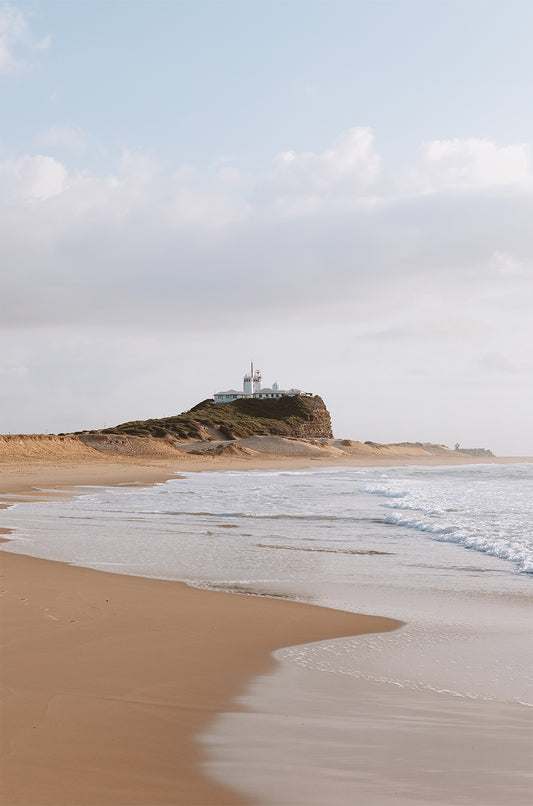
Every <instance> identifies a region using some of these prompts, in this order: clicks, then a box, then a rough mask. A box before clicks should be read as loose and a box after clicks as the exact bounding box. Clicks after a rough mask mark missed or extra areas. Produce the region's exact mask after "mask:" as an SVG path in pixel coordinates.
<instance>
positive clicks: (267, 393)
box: [214, 364, 312, 403]
mask: <svg viewBox="0 0 533 806" xmlns="http://www.w3.org/2000/svg"><path fill="white" fill-rule="evenodd" d="M262 380H263V379H262V377H261V373H260V371H259V370H258V369H256V370H255V372H254V365H253V364H251V366H250V372H247V373H246V375H245V376H244V378H243V381H242V392H239V391H238V390H237V389H228V390H227V391H226V392H216V393H215V395H214V399H215V403H231V401H232V400H238V399H239V398H241V397H252V398H256V399H263V400H264V399H269V398H270V399H272V398H278V397H295V396H296V395H304V396H305V397H312V394H311V392H302V391H301V389H280V388H279V386H278V384H277V383H273V384H272V386H271V387H266V388H265V389H263V387H262Z"/></svg>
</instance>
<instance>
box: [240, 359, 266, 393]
mask: <svg viewBox="0 0 533 806" xmlns="http://www.w3.org/2000/svg"><path fill="white" fill-rule="evenodd" d="M262 380H263V379H262V376H261V372H260V371H259V370H258V369H256V370H255V373H254V363H253V361H252V363H251V364H250V372H247V373H246V375H245V376H244V378H243V381H242V391H243V394H244V396H245V397H252V395H254V394H257V393H258V392H260V391H261V383H262Z"/></svg>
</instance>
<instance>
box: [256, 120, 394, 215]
mask: <svg viewBox="0 0 533 806" xmlns="http://www.w3.org/2000/svg"><path fill="white" fill-rule="evenodd" d="M380 174H381V157H380V155H379V154H378V153H377V152H376V150H375V147H374V134H373V132H372V130H371V129H369V128H366V127H356V128H353V129H350V130H349V131H347V132H344V133H343V134H342V135H341V136H340V137H339V138H338V139H337V141H336V143H335V146H334V148H331V149H328V150H326V151H324V152H323V153H322V154H315V153H313V152H304V153H301V154H298V153H296V152H294V151H284V152H282V153H281V154H278V155H277V156H276V157H275V159H274V160H273V162H272V170H271V174H270V176H269V177H268V178H267V179H266V180H265V181H264V182H263V183H261V184H260V185H259V187H258V192H257V198H258V199H260V200H263V201H265V200H274V201H276V202H278V203H279V201H280V200H281V199H283V198H286V197H300V198H315V199H316V198H319V199H328V198H350V197H352V198H353V196H354V195H360V194H361V193H365V192H367V191H368V189H369V188H371V187H372V186H373V185H375V183H376V182H377V181H378V179H379V177H380Z"/></svg>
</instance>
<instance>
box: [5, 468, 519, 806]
mask: <svg viewBox="0 0 533 806" xmlns="http://www.w3.org/2000/svg"><path fill="white" fill-rule="evenodd" d="M78 492H79V494H78V495H77V496H76V497H72V496H64V497H59V498H49V499H47V500H44V501H39V502H34V501H25V500H22V499H18V498H17V496H12V497H11V501H12V504H13V505H12V506H11V507H10V508H9V509H6V510H4V511H2V512H0V522H1V524H0V525H2V526H4V527H8V528H11V529H13V530H14V531H13V534H12V535H11V536H10V537H11V538H12V540H11V542H9V543H6V544H4V545H3V546H2V550H5V551H14V552H18V553H26V554H30V555H32V556H36V557H42V558H46V559H52V560H61V561H65V562H70V563H73V564H76V565H83V566H88V567H91V568H95V569H101V570H104V571H106V570H107V571H113V572H115V573H124V574H134V575H141V576H148V577H153V578H161V579H176V580H183V581H186V582H188V583H189V584H191V585H194V586H197V587H200V588H205V589H209V590H224V591H233V592H239V593H253V594H256V595H265V596H272V597H284V598H291V599H294V600H297V601H302V602H306V603H312V604H319V605H325V606H329V607H335V608H340V609H344V610H350V611H353V612H361V613H371V614H376V615H382V616H390V617H392V618H396V619H400V620H403V621H404V622H405V626H404V627H402V628H401V629H399V630H398V631H396V632H393V633H384V634H376V635H367V636H357V637H354V638H346V639H341V640H336V641H325V642H321V643H317V644H310V645H307V646H298V647H287V648H284V649H282V650H279V651H278V652H277V653H276V658H277V659H278V661H279V662H280V665H279V671H278V672H277V673H275V674H274V675H269V676H266V677H265V678H264V679H261V680H258V681H255V682H254V683H253V684H252V685H251V687H250V690H249V691H248V692H247V693H244V694H243V696H242V698H241V700H240V703H239V706H245V708H246V709H247V711H248V713H252V712H254V713H256V715H260V714H262V719H263V721H262V722H261V719H260V716H257V719H258V720H259V721H256V722H255V723H254V724H255V727H254V728H253V729H250V731H249V732H248V733H247V729H246V726H247V725H249V722H247V721H246V716H245V714H243V713H242V712H241V713H239V709H238V710H237V711H236V712H235V713H233V714H228V715H226V716H225V717H222V718H221V719H220V720H219V721H218V723H217V725H216V726H214V727H213V730H212V731H211V733H210V734H209V735H208V736H206V737H205V743H206V747H207V748H208V750H209V753H210V754H211V766H210V769H211V771H212V772H213V774H215V775H218V776H219V777H220V778H221V780H224V781H225V782H226V783H230V784H234V783H235V781H236V780H238V781H240V782H242V780H243V779H244V778H246V777H247V776H248V777H249V776H250V770H251V769H254V761H253V759H254V756H253V753H254V750H253V746H254V740H257V741H258V742H259V745H260V746H261V758H263V757H264V755H265V742H266V741H267V739H266V738H265V737H268V735H269V725H271V723H272V720H273V719H278V720H279V719H281V718H282V717H281V714H283V718H285V719H287V718H288V717H287V714H289V713H291V714H292V716H291V720H292V722H291V724H292V725H294V726H297V725H300V724H304V722H305V719H304V714H309V711H310V709H311V710H312V711H313V714H314V717H313V718H314V719H315V720H316V724H317V725H318V724H319V723H320V725H322V727H321V729H320V730H316V731H315V733H316V735H317V736H318V735H319V734H320V733H322V732H323V726H324V725H325V724H327V720H328V719H330V718H331V716H330V714H331V707H333V706H332V705H331V703H330V704H329V706H328V707H329V708H330V711H328V710H327V708H326V706H325V705H324V708H325V710H324V711H323V712H320V713H319V711H320V707H319V703H320V702H323V701H324V702H325V694H324V692H322V693H320V692H321V685H322V683H321V681H323V680H325V679H326V677H324V675H326V676H327V679H328V680H330V681H331V675H333V676H335V679H336V680H337V681H338V689H339V691H341V690H344V689H345V688H346V699H347V701H352V700H353V701H355V700H356V699H358V698H356V697H354V696H352V695H353V691H355V689H353V686H359V689H358V690H359V691H361V690H363V689H361V686H363V688H364V690H365V691H369V692H373V691H375V690H379V692H381V694H380V697H381V700H380V702H381V701H382V700H383V697H387V696H389V697H393V699H391V703H393V702H396V703H397V702H398V698H397V692H403V695H404V701H405V702H406V703H412V702H415V700H409V699H407V700H405V697H407V698H409V697H410V696H415V695H416V696H417V697H418V698H419V699H417V700H416V702H417V703H418V702H420V697H422V698H423V697H426V698H427V697H430V698H431V697H433V698H434V697H437V700H435V699H432V700H431V702H432V703H433V705H432V708H435V707H436V706H435V702H437V703H439V702H441V701H446V702H447V703H448V711H447V713H448V714H450V713H452V712H453V709H454V708H463V707H464V703H474V704H475V703H489V704H493V706H494V707H495V708H498V707H510V708H511V709H512V708H514V709H518V710H514V711H511V712H510V713H511V714H513V715H514V714H517V715H518V717H519V718H520V719H523V714H525V713H529V714H530V713H531V712H530V710H529V709H530V707H531V706H532V705H533V657H532V648H533V642H532V640H531V638H532V636H531V630H532V619H531V600H532V591H533V587H532V585H533V529H532V526H531V524H532V523H533V495H532V492H533V465H532V464H528V463H520V464H479V465H478V464H472V465H460V466H439V467H425V466H424V467H422V466H420V467H417V466H409V467H387V468H384V467H375V468H371V467H364V468H361V467H332V468H323V467H320V468H313V469H306V470H249V471H242V472H238V471H227V472H218V471H213V472H202V473H187V474H185V475H181V476H179V477H176V478H172V479H170V480H169V481H167V482H165V483H162V484H156V485H154V486H151V487H144V486H140V485H139V486H135V485H133V486H132V485H125V486H118V487H112V488H108V489H105V488H100V487H92V488H90V487H84V488H80V489H79V490H78ZM276 675H277V676H278V678H276ZM276 679H278V683H279V682H280V681H282V680H283V681H284V682H283V685H278V686H277V688H276ZM306 686H308V694H307V695H304V692H305V691H306V690H307V689H306ZM350 687H352V688H350ZM365 687H366V688H365ZM376 687H378V688H377V689H376ZM288 690H290V691H291V692H292V694H291V697H290V698H289V699H290V701H289V699H287V694H286V692H287V691H288ZM350 691H351V692H352V694H350ZM383 692H385V693H383ZM387 692H388V694H387ZM391 692H392V694H391ZM395 692H396V694H395ZM372 696H374V695H372ZM439 697H440V698H441V699H438V698H439ZM276 698H277V699H276ZM284 698H285V699H284ZM299 698H303V699H304V700H305V703H304V702H303V701H302V711H301V712H298V710H297V705H296V703H297V702H298V700H299ZM442 698H444V700H442ZM267 702H269V703H270V706H269V707H266V706H265V703H267ZM272 703H277V704H274V705H272ZM317 703H318V704H317ZM461 704H463V705H461ZM391 707H392V706H391ZM413 707H414V706H413ZM295 708H296V711H293V709H295ZM409 708H411V705H405V707H404V708H403V711H402V714H405V713H406V712H408V711H409ZM417 708H418V706H417ZM317 709H318V710H317ZM524 709H525V710H524ZM390 710H391V709H390V708H389V710H388V711H387V713H390ZM373 713H374V714H375V711H374V712H373ZM460 713H463V712H460V711H458V712H457V714H458V716H457V720H458V722H457V724H459V723H460V720H461V718H462V717H460V716H459V714H460ZM498 713H499V712H498ZM505 713H507V712H505ZM328 714H329V716H328ZM341 718H342V719H344V720H345V721H346V720H347V719H348V717H347V715H346V709H344V712H343V715H341V714H337V723H336V724H340V720H341ZM447 718H449V717H447ZM472 718H473V719H475V715H474V716H473V717H472ZM506 718H507V717H506ZM402 719H403V717H402ZM513 719H514V716H513ZM361 720H362V714H361V712H360V710H359V711H357V713H355V712H354V713H353V714H352V716H351V717H350V719H349V724H350V739H349V741H348V739H346V742H345V745H346V747H349V746H351V745H350V742H353V736H354V735H355V730H356V726H357V725H360V724H361ZM308 727H309V725H308ZM408 727H409V726H408ZM295 730H296V728H295ZM388 730H389V732H390V725H388ZM405 731H406V725H405V724H404V722H402V724H401V725H400V727H398V737H400V738H399V739H398V741H399V742H400V744H401V736H403V735H404V734H405ZM483 732H484V729H483V728H482V727H480V728H479V735H480V736H483ZM291 735H292V734H291ZM309 735H310V734H309V730H308V731H307V733H306V737H307V738H306V739H305V741H304V739H303V738H302V736H299V738H298V733H297V732H296V734H295V737H293V738H294V740H293V741H292V744H291V747H293V745H294V746H296V745H298V746H300V747H304V746H306V743H307V745H309V742H310V739H309ZM391 735H394V734H393V733H392V734H391ZM239 737H240V738H239ZM243 737H244V738H243ZM259 737H263V740H261V739H260V738H259ZM261 741H262V744H261ZM343 741H344V740H343ZM367 741H368V738H367V739H365V742H367ZM380 741H381V739H380ZM391 741H392V739H391ZM361 742H362V744H364V742H363V740H361ZM341 745H342V742H341V743H340V745H339V747H340V746H341ZM270 746H272V743H271V745H269V747H270ZM342 746H344V745H342ZM365 746H366V745H365ZM283 752H284V753H286V752H292V751H289V750H288V749H287V748H286V747H285V748H284V750H283ZM320 752H321V751H320V750H317V754H318V755H320ZM258 753H259V751H258ZM250 754H251V756H250ZM217 759H218V760H217ZM236 759H239V763H240V767H239V763H238V762H237V761H236ZM256 761H257V758H256ZM278 763H279V759H278ZM372 763H373V764H375V762H374V761H373V762H372ZM387 763H389V762H387ZM431 763H433V764H434V763H435V762H434V761H432V762H431ZM383 764H384V765H385V762H383ZM273 765H274V766H273V767H272V769H271V770H266V771H265V770H263V772H264V773H265V774H264V780H263V781H262V782H261V781H260V780H259V779H258V780H255V779H253V780H251V781H250V783H249V787H248V790H249V792H250V793H251V794H253V793H254V792H257V791H261V789H262V790H263V791H264V790H265V787H266V788H268V787H271V786H272V785H273V784H272V781H271V778H272V770H273V769H275V770H276V775H278V778H279V793H282V792H286V791H287V790H286V787H287V786H290V781H289V783H287V780H285V781H284V779H283V775H281V776H279V769H278V767H276V766H275V763H274V762H273ZM302 765H303V766H302V769H303V768H304V767H305V769H307V768H308V766H309V763H308V762H307V761H306V762H305V763H304V761H302ZM256 766H257V765H256ZM259 767H261V764H260V765H259ZM263 767H264V765H263ZM293 767H294V769H297V768H298V765H297V763H296V762H295V763H294V764H293ZM306 774H307V773H306ZM258 775H259V778H260V777H261V776H260V773H258ZM232 776H233V778H232ZM287 776H289V778H290V775H289V773H287ZM375 777H376V780H378V778H379V780H382V779H383V774H382V771H381V772H380V768H379V765H377V766H375ZM419 778H420V776H419ZM320 780H323V779H320ZM335 780H337V779H336V778H335V776H333V778H332V779H331V780H330V781H329V786H330V789H328V790H327V791H328V793H329V794H327V798H328V800H327V801H324V800H323V798H324V792H323V791H322V790H321V789H320V781H319V780H318V779H317V782H315V783H316V785H315V784H314V785H313V786H312V787H311V788H307V790H306V791H305V794H304V795H302V799H301V800H299V799H298V796H297V794H294V795H293V799H292V800H291V806H292V803H295V804H296V803H300V802H301V803H302V804H303V803H306V804H313V803H316V804H320V803H322V804H323V803H324V802H328V806H329V804H330V803H332V804H333V803H337V802H338V803H339V804H344V803H345V802H347V801H346V798H345V796H344V795H343V793H342V792H340V794H339V796H338V798H336V796H334V795H333V794H332V792H333V789H331V787H332V786H333V787H334V786H336V784H335V783H334V781H335ZM360 784H361V782H360V781H359V785H360ZM406 786H407V784H406ZM487 786H488V784H487ZM284 787H285V788H284ZM372 791H373V792H374V790H372ZM487 791H488V792H489V794H490V788H489V789H488V790H487ZM502 791H503V790H502ZM374 795H375V797H376V801H375V802H376V803H387V802H388V801H387V797H386V796H385V795H386V793H384V792H383V791H381V794H380V793H379V792H378V794H376V793H375V792H374ZM374 795H372V796H371V794H370V790H369V793H368V794H367V802H368V803H369V804H370V803H374V800H373V799H372V797H373V796H374ZM279 797H280V798H281V797H282V795H281V794H280V795H279ZM276 798H277V795H276V793H275V792H273V793H271V794H270V795H269V800H268V802H269V803H273V804H274V803H282V802H283V801H282V800H280V799H278V800H277V799H276ZM321 798H322V800H321ZM391 798H392V800H391V802H396V801H395V800H394V793H393V794H391ZM414 800H416V797H415V798H414ZM401 802H403V801H401ZM405 802H406V803H407V802H409V803H410V802H411V801H409V800H406V801H405ZM431 802H433V801H431ZM465 802H470V801H469V800H467V801H465ZM472 802H478V801H475V800H473V801H472ZM479 802H480V803H481V802H483V800H482V799H481V800H479ZM487 802H498V801H497V800H496V801H493V800H490V801H487ZM510 802H515V801H513V800H511V801H510ZM516 802H522V801H520V800H517V801H516ZM524 802H526V801H524Z"/></svg>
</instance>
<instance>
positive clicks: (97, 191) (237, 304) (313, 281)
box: [0, 128, 533, 332]
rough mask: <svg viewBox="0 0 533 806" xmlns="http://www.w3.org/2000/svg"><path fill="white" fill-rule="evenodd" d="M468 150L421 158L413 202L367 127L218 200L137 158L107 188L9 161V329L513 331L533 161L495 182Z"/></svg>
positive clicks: (94, 180)
mask: <svg viewBox="0 0 533 806" xmlns="http://www.w3.org/2000/svg"><path fill="white" fill-rule="evenodd" d="M461 142H462V141H461ZM461 142H459V141H455V140H453V141H449V144H448V146H446V145H445V144H443V143H442V142H441V141H438V145H437V146H435V148H430V147H429V146H428V147H424V149H423V150H422V153H421V156H420V160H419V165H418V169H417V173H416V181H415V182H413V183H412V184H405V186H403V187H401V192H399V190H398V188H399V187H400V185H399V183H398V181H397V178H398V177H396V176H392V175H387V174H386V173H385V171H384V170H383V167H382V164H383V160H382V158H381V155H379V154H378V153H377V152H376V149H375V145H374V138H373V136H372V133H371V132H370V131H369V130H368V129H360V128H359V129H352V130H350V131H349V132H347V133H346V134H345V135H342V136H341V137H340V138H339V139H338V140H337V142H336V144H335V145H334V147H332V148H331V149H329V150H327V151H324V152H323V153H321V154H314V153H301V154H300V153H294V152H285V154H283V155H278V156H277V157H275V158H274V160H273V162H272V165H271V168H270V170H269V173H268V175H267V176H265V177H263V178H262V179H261V180H260V181H258V182H257V183H256V186H255V188H252V190H251V192H248V191H247V185H246V183H244V184H242V186H241V185H240V183H239V181H237V180H238V179H239V177H238V176H237V175H233V174H232V176H230V177H227V176H224V177H222V179H223V181H221V177H220V174H219V172H218V170H217V171H216V172H215V173H214V175H213V179H212V182H211V184H206V182H205V177H203V176H200V175H199V174H198V173H197V172H195V171H194V170H193V169H190V168H187V169H184V170H180V171H176V172H174V173H172V172H169V171H168V170H163V168H162V166H160V165H158V164H157V163H156V162H155V161H154V160H152V159H150V158H147V157H144V156H142V155H136V154H133V153H129V152H128V153H126V154H125V155H124V157H123V158H122V160H121V162H120V164H119V165H117V170H116V172H115V173H113V174H109V175H107V176H91V175H89V174H88V173H77V174H71V175H68V173H67V170H66V168H65V166H64V165H63V164H62V163H61V162H59V161H58V160H56V159H54V158H53V157H50V156H45V155H35V156H25V157H22V158H21V159H19V160H14V161H13V160H12V161H8V162H4V163H1V164H0V207H1V216H0V242H1V243H2V264H3V266H4V274H5V278H4V289H3V291H4V293H5V294H9V299H10V302H11V304H10V306H9V310H7V311H4V314H3V318H4V322H5V323H6V324H10V325H11V326H16V327H29V326H32V325H36V324H42V325H47V324H52V323H54V324H56V323H57V324H60V323H64V324H68V323H79V324H81V323H84V324H87V325H91V324H97V325H101V324H104V323H106V324H108V325H112V324H122V325H126V324H128V325H129V326H154V325H156V326H158V327H167V328H173V329H179V328H184V327H195V326H196V327H202V326H205V325H206V323H209V324H210V325H211V326H217V327H230V326H231V327H235V326H237V327H238V326H240V327H245V326H249V325H252V324H253V323H257V322H260V321H264V320H269V321H271V322H272V323H273V326H274V323H275V322H276V321H286V320H287V318H289V319H290V320H291V321H294V320H296V319H297V318H298V317H299V316H300V317H301V316H304V317H305V316H307V315H308V312H310V311H312V312H313V315H314V313H315V312H316V310H317V309H322V310H323V311H327V316H331V317H333V318H335V316H340V315H342V316H344V317H346V318H348V319H349V318H353V317H357V318H359V319H361V320H362V321H364V320H365V319H366V318H372V317H374V316H375V315H376V314H378V313H379V312H383V311H384V310H387V309H393V308H395V307H396V308H397V307H398V306H405V307H406V310H410V309H411V308H412V307H413V305H414V304H415V303H416V304H417V305H418V304H419V303H420V305H421V306H422V309H424V306H425V308H426V309H427V311H429V312H431V311H436V310H441V309H443V308H444V307H445V306H450V310H449V311H448V313H447V314H446V312H445V313H444V314H443V316H445V319H443V320H442V321H448V319H447V318H446V317H447V316H448V315H450V316H451V315H452V314H453V316H456V315H458V316H462V315H463V313H465V312H466V311H467V310H468V308H470V309H471V310H477V309H486V310H489V309H490V311H492V312H494V311H498V310H500V309H501V310H505V312H506V315H507V314H509V315H511V314H513V315H516V314H517V312H520V311H523V310H525V308H526V306H527V305H528V304H529V303H528V295H527V288H528V282H529V277H530V274H531V267H532V266H533V245H532V242H531V237H530V234H529V233H530V220H531V212H532V193H531V185H530V184H528V182H527V181H525V177H526V178H527V176H528V174H527V171H526V168H527V166H526V162H524V163H520V164H521V166H522V167H521V169H520V170H518V169H516V170H515V169H513V170H511V169H509V170H508V171H507V173H506V174H505V175H506V181H505V183H502V182H501V181H500V180H501V178H502V176H503V173H504V171H503V168H501V169H498V170H496V169H494V170H493V172H492V174H490V172H486V173H485V175H484V180H483V183H480V182H479V181H478V179H479V153H478V151H477V150H476V149H475V148H472V145H471V141H465V142H464V143H463V145H461ZM476 142H477V141H476ZM489 151H490V153H491V154H493V155H496V156H497V155H498V154H500V153H503V154H515V151H516V153H520V154H523V153H525V152H524V149H523V148H522V146H520V147H517V149H516V150H515V147H514V146H513V145H510V146H505V147H502V148H499V147H497V146H495V145H494V144H490V149H489ZM288 154H290V156H287V155H288ZM428 154H429V155H433V156H432V157H431V158H429V157H428V156H427V155H428ZM448 154H455V155H461V157H460V162H461V165H462V166H463V167H462V172H461V177H462V179H461V183H462V184H461V185H460V186H456V185H453V183H452V182H451V180H446V181H445V180H444V179H443V178H442V176H443V175H444V174H445V168H444V167H443V164H447V157H446V155H448ZM439 155H440V156H439ZM503 163H505V159H504V160H503ZM503 163H502V164H503ZM436 164H440V169H439V170H441V174H442V176H441V178H440V179H439V182H440V184H439V183H438V182H437V181H436V180H435V172H434V167H435V165H436ZM428 165H429V167H428ZM469 165H470V168H469V167H468V166H469ZM424 170H427V182H420V181H419V179H420V177H421V176H422V175H423V172H424ZM452 174H453V171H452ZM491 177H492V179H491ZM489 180H490V181H489ZM454 181H455V180H454ZM490 182H492V184H491V183H490ZM428 184H430V185H431V186H432V187H433V191H432V193H431V194H428V193H426V191H425V188H426V186H427V185H428ZM28 289H31V290H32V293H31V295H29V294H28ZM335 311H336V312H337V313H335ZM458 312H459V313H458ZM461 312H462V313H461ZM309 315H311V314H310V313H309ZM428 315H429V314H428ZM449 321H453V320H452V319H450V320H449ZM439 327H440V326H439ZM441 329H442V328H441ZM433 330H434V331H435V328H433ZM437 330H438V328H437ZM435 332H436V331H435Z"/></svg>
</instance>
